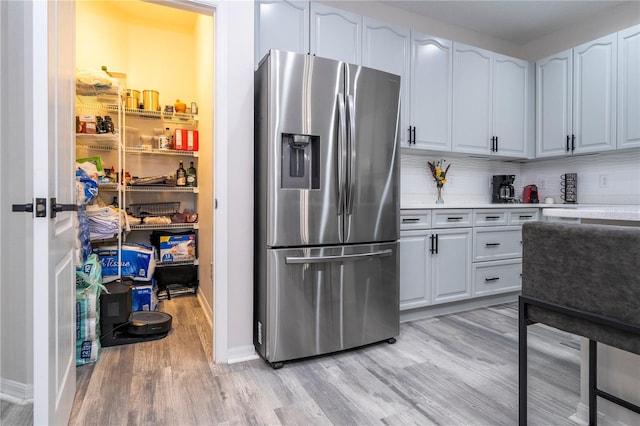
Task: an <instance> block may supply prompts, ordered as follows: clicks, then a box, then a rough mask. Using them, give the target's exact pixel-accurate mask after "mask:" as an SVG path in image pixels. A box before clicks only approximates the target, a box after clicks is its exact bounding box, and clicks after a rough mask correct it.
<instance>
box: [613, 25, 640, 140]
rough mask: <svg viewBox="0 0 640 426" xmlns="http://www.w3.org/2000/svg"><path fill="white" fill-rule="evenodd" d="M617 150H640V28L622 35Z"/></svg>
mask: <svg viewBox="0 0 640 426" xmlns="http://www.w3.org/2000/svg"><path fill="white" fill-rule="evenodd" d="M617 114H618V132H617V140H618V143H617V147H618V149H622V148H637V147H640V25H636V26H635V27H631V28H628V29H626V30H624V31H620V32H618V110H617Z"/></svg>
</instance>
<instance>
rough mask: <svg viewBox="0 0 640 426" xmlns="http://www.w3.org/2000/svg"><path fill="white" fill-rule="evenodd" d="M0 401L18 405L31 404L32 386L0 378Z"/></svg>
mask: <svg viewBox="0 0 640 426" xmlns="http://www.w3.org/2000/svg"><path fill="white" fill-rule="evenodd" d="M0 399H2V400H5V401H8V402H10V403H12V404H18V405H26V404H32V403H33V385H27V384H24V383H20V382H16V381H15V380H9V379H4V378H2V377H0Z"/></svg>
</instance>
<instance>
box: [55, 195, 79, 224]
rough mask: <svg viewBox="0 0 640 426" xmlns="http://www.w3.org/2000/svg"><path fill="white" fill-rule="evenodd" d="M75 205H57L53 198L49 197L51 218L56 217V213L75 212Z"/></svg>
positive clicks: (76, 207) (76, 209) (76, 208)
mask: <svg viewBox="0 0 640 426" xmlns="http://www.w3.org/2000/svg"><path fill="white" fill-rule="evenodd" d="M77 211H78V206H77V205H76V204H58V202H57V200H56V198H55V197H51V218H52V219H53V218H54V217H56V215H57V214H58V212H77Z"/></svg>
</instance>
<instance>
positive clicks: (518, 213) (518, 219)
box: [509, 207, 540, 225]
mask: <svg viewBox="0 0 640 426" xmlns="http://www.w3.org/2000/svg"><path fill="white" fill-rule="evenodd" d="M539 217H540V209H539V208H537V207H536V208H533V209H513V210H509V225H522V224H523V223H525V222H534V221H536V220H538V218H539Z"/></svg>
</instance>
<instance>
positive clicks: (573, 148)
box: [571, 135, 576, 152]
mask: <svg viewBox="0 0 640 426" xmlns="http://www.w3.org/2000/svg"><path fill="white" fill-rule="evenodd" d="M575 149H576V135H571V152H573V151H575Z"/></svg>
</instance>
